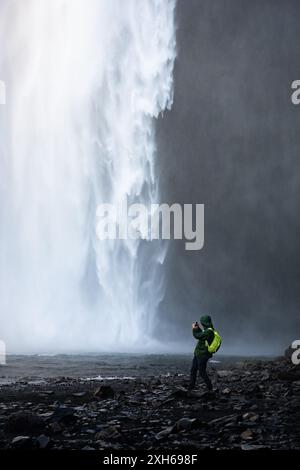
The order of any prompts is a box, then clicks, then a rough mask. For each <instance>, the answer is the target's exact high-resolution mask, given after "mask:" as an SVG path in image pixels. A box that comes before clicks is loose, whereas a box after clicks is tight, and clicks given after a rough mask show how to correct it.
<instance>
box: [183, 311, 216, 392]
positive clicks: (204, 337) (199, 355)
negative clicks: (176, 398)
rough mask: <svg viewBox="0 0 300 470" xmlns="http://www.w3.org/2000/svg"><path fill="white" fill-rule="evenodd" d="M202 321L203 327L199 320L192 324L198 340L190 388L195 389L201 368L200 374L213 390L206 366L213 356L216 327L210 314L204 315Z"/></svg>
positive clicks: (209, 388) (194, 334)
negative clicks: (211, 349) (212, 349)
mask: <svg viewBox="0 0 300 470" xmlns="http://www.w3.org/2000/svg"><path fill="white" fill-rule="evenodd" d="M200 323H201V325H202V327H203V329H202V328H201V327H200V326H199V324H198V323H197V322H195V323H193V324H192V332H193V336H194V338H195V339H197V340H198V342H197V345H196V347H195V351H194V358H193V362H192V368H191V378H190V385H189V388H190V389H193V388H194V387H195V385H196V379H197V371H198V370H199V375H200V377H201V378H202V379H203V380H204V382H205V384H206V386H207V388H208V390H212V389H213V386H212V383H211V380H210V378H209V377H208V375H207V371H206V368H207V362H208V360H209V359H210V358H211V357H212V352H210V350H209V349H210V346H211V345H212V343H213V341H214V338H215V329H214V326H213V324H212V320H211V317H210V316H209V315H204V316H202V317H201V318H200Z"/></svg>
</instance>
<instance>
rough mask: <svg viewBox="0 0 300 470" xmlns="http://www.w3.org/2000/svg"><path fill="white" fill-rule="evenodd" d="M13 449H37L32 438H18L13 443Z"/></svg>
mask: <svg viewBox="0 0 300 470" xmlns="http://www.w3.org/2000/svg"><path fill="white" fill-rule="evenodd" d="M11 447H12V448H13V449H34V448H37V445H36V441H35V440H34V439H32V438H31V437H30V436H17V437H14V439H13V440H12V441H11Z"/></svg>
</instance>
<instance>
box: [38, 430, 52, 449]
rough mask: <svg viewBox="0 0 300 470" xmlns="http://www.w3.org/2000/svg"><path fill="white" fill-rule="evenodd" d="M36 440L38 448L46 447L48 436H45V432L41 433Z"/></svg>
mask: <svg viewBox="0 0 300 470" xmlns="http://www.w3.org/2000/svg"><path fill="white" fill-rule="evenodd" d="M37 442H38V444H39V448H40V449H46V447H48V445H49V442H50V438H49V437H48V436H45V434H41V435H40V436H39V437H38V438H37Z"/></svg>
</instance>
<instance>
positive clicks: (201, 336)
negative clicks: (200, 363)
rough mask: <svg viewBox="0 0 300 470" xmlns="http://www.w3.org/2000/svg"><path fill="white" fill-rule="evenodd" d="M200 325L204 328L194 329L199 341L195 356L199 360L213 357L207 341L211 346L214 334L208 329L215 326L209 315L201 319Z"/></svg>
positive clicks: (195, 336)
mask: <svg viewBox="0 0 300 470" xmlns="http://www.w3.org/2000/svg"><path fill="white" fill-rule="evenodd" d="M200 323H201V325H202V326H203V330H202V329H201V328H195V329H193V336H194V338H196V339H197V340H198V343H197V345H196V347H195V352H194V354H195V356H196V357H198V358H199V359H202V358H204V357H212V354H211V353H209V352H208V350H207V345H206V341H207V343H208V344H211V343H212V341H213V339H214V332H213V331H212V330H209V329H208V328H213V324H212V321H211V318H210V316H209V315H204V316H203V317H201V318H200Z"/></svg>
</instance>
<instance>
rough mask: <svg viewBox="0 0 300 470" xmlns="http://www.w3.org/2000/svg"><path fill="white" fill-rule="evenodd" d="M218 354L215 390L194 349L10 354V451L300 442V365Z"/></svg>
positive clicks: (1, 392)
mask: <svg viewBox="0 0 300 470" xmlns="http://www.w3.org/2000/svg"><path fill="white" fill-rule="evenodd" d="M216 359H217V361H216V362H211V364H210V366H209V372H210V375H211V376H212V379H213V383H214V387H215V391H214V392H213V393H208V392H207V391H206V390H205V387H204V386H203V385H202V384H201V381H200V379H199V385H198V387H197V388H196V389H195V390H194V391H189V390H187V388H186V385H187V383H188V373H189V369H190V363H191V357H190V356H187V355H178V356H175V355H146V356H145V355H124V354H123V355H101V356H99V355H90V356H63V355H60V356H53V357H48V356H10V357H8V360H7V365H6V366H1V367H0V448H2V449H7V448H21V449H23V448H24V449H28V448H30V449H37V448H47V449H90V450H92V449H96V450H97V449H116V450H117V449H127V450H136V449H143V450H153V449H155V450H156V449H162V450H163V449H174V450H175V449H176V450H184V449H187V448H188V449H195V450H200V449H207V448H213V449H216V448H217V449H234V448H238V449H240V448H241V449H245V450H248V449H249V450H251V449H262V448H267V449H300V419H299V418H300V402H299V393H300V368H299V366H293V364H292V363H291V361H290V358H289V357H286V358H281V359H272V360H271V359H260V360H259V359H253V358H252V359H249V358H248V359H245V358H230V357H222V356H219V357H217V356H216Z"/></svg>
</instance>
